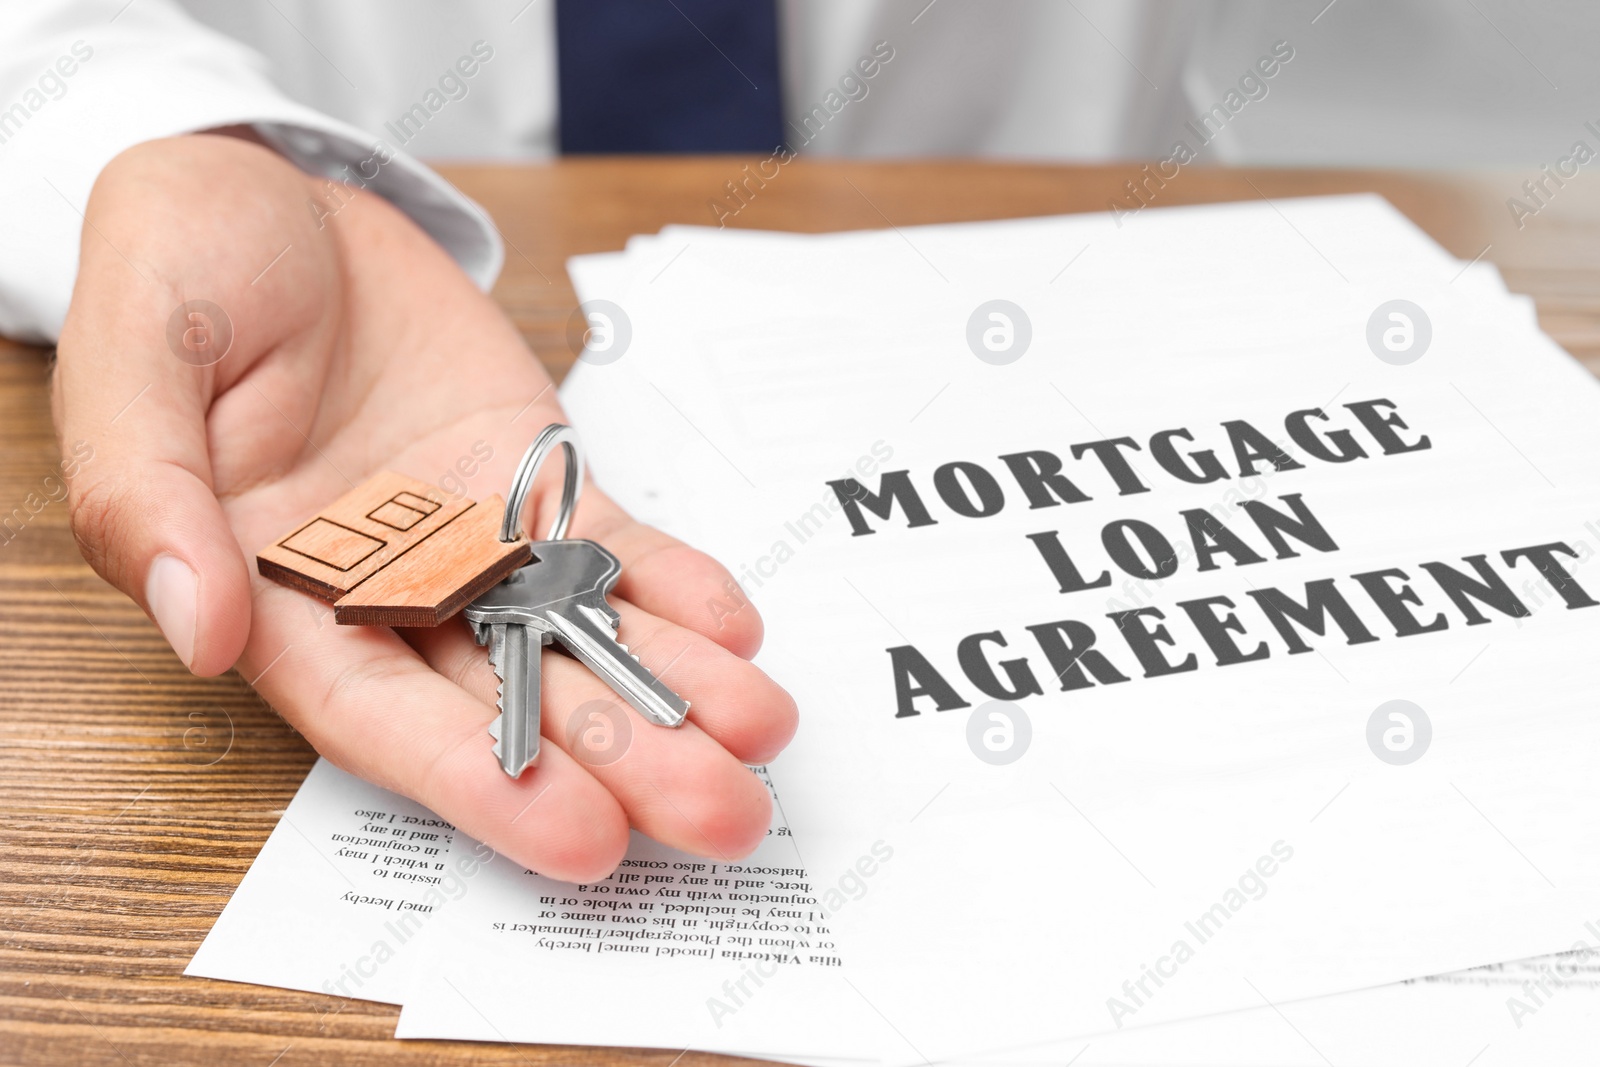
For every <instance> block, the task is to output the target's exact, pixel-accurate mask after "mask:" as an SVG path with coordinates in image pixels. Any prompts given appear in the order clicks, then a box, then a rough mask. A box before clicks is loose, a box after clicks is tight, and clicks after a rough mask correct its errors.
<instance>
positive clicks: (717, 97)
mask: <svg viewBox="0 0 1600 1067" xmlns="http://www.w3.org/2000/svg"><path fill="white" fill-rule="evenodd" d="M556 42H557V47H558V49H559V51H560V54H559V57H558V65H559V70H560V92H561V98H560V107H561V150H562V151H563V152H770V151H772V150H773V149H774V148H776V147H777V145H778V142H780V141H782V140H783V105H782V96H781V93H780V90H779V85H778V27H777V15H776V11H775V2H774V0H557V3H556Z"/></svg>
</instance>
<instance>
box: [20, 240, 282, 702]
mask: <svg viewBox="0 0 1600 1067" xmlns="http://www.w3.org/2000/svg"><path fill="white" fill-rule="evenodd" d="M99 269H101V268H100V267H99V266H98V265H94V266H88V267H86V269H85V271H84V272H83V273H82V274H80V277H79V288H78V291H77V292H76V293H75V294H74V302H73V307H72V308H71V309H70V310H69V312H68V315H67V321H66V323H65V325H64V328H63V330H62V334H61V343H60V345H59V347H58V349H57V359H56V367H55V374H54V380H53V382H52V386H53V390H52V401H53V406H54V408H55V417H56V427H57V435H58V437H59V439H60V441H61V451H62V455H63V462H62V469H63V472H64V473H67V474H68V475H69V479H68V506H69V509H70V512H71V522H72V533H73V536H74V537H75V538H76V539H77V541H78V546H79V548H80V549H81V550H82V552H83V556H84V558H85V559H86V560H88V562H89V565H90V566H92V567H93V568H94V569H95V571H96V572H97V573H99V574H100V576H101V577H103V578H104V579H105V580H106V581H108V582H110V583H111V584H112V585H114V586H116V587H117V588H118V589H120V590H122V591H123V592H124V593H126V594H127V595H128V596H129V597H131V598H132V599H133V600H134V601H135V602H136V603H138V604H139V606H140V607H142V608H144V610H145V613H146V614H148V615H149V616H150V618H151V619H152V620H154V622H155V624H156V625H157V626H158V627H159V628H160V629H161V633H162V635H163V636H165V637H166V639H167V643H168V644H170V645H171V646H172V649H173V651H174V652H176V653H177V654H178V658H180V659H181V660H183V662H184V665H185V666H187V667H188V668H189V669H190V670H191V671H193V672H194V673H196V674H200V675H212V674H221V673H222V672H223V671H226V670H227V669H228V668H230V667H231V666H233V663H234V661H235V660H237V659H238V658H239V654H240V653H241V651H242V650H243V649H244V644H245V639H246V638H247V637H248V636H249V632H250V608H251V605H250V572H249V569H248V567H247V565H246V563H245V559H244V553H243V552H242V551H241V550H240V547H239V542H238V540H237V539H236V538H235V536H234V533H233V529H232V528H231V527H230V526H229V524H228V520H227V517H226V516H225V515H224V514H223V510H222V505H221V504H220V503H219V502H218V500H217V497H216V494H215V492H214V491H213V488H212V471H211V457H210V449H209V447H208V443H207V430H206V410H207V406H208V402H209V396H210V382H209V378H210V376H209V373H207V372H197V368H195V367H194V366H192V365H190V364H189V363H186V362H184V361H183V360H182V359H180V358H175V356H174V355H173V354H172V353H169V352H167V351H166V350H165V349H166V348H167V346H166V345H165V344H164V343H162V341H161V340H160V337H161V334H160V333H159V332H156V331H159V329H160V327H159V326H156V327H154V329H152V322H155V323H159V322H161V320H162V319H163V318H165V317H166V316H163V315H159V314H154V313H153V312H154V310H155V308H156V307H159V306H161V301H162V300H163V299H168V298H163V297H158V296H155V295H154V294H153V293H152V294H151V295H149V296H144V294H142V293H141V294H140V296H141V297H143V298H142V299H127V296H128V295H130V294H127V293H126V292H125V291H122V292H118V290H116V289H111V290H110V293H113V294H116V295H118V296H121V297H123V299H120V300H116V301H109V300H97V299H81V300H80V299H79V298H80V297H87V296H89V294H88V293H86V292H85V286H86V284H88V285H90V286H92V285H93V274H95V273H98V271H99ZM85 275H88V277H86V276H85ZM154 288H155V287H151V289H152V290H153V289H154ZM146 304H148V305H149V306H148V307H147V306H145V305H146ZM166 306H167V307H168V308H169V309H170V308H171V307H172V305H170V304H168V305H166ZM152 333H155V336H154V337H152V336H151V334H152Z"/></svg>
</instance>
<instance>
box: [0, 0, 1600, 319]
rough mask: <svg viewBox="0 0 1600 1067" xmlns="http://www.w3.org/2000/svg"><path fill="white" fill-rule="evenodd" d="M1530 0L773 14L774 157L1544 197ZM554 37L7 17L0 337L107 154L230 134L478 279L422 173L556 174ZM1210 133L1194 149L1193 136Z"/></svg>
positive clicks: (391, 22)
mask: <svg viewBox="0 0 1600 1067" xmlns="http://www.w3.org/2000/svg"><path fill="white" fill-rule="evenodd" d="M590 2H596V3H601V2H604V0H590ZM1524 6H1525V5H1518V6H1511V5H1510V3H1509V0H1478V2H1477V3H1474V4H1471V5H1465V6H1463V5H1461V4H1459V3H1456V2H1455V0H1334V2H1333V3H1332V4H1327V3H1325V2H1324V0H1318V2H1311V3H1282V2H1275V0H1190V2H1184V0H1071V2H1068V0H780V23H779V29H780V51H781V62H782V67H783V73H782V78H783V86H782V90H783V94H784V102H785V110H786V114H787V118H788V125H789V130H790V132H791V138H790V145H791V147H794V148H796V149H797V150H798V151H799V152H800V153H801V154H830V155H872V156H884V155H888V156H904V155H926V156H938V155H946V156H951V155H958V156H968V155H980V156H1006V157H1030V158H1047V159H1062V160H1114V159H1145V160H1157V159H1166V158H1168V157H1170V156H1171V154H1172V152H1173V149H1174V145H1175V142H1176V141H1178V140H1180V139H1183V140H1185V141H1193V142H1194V143H1193V144H1191V145H1190V147H1191V148H1194V149H1196V158H1197V159H1198V160H1199V161H1200V162H1202V163H1206V162H1212V163H1215V162H1231V163H1239V162H1252V163H1271V164H1330V163H1344V164H1356V165H1409V166H1422V165H1434V166H1445V165H1461V164H1472V163H1496V164H1506V163H1517V164H1519V165H1527V166H1528V167H1529V173H1530V176H1532V177H1537V170H1538V166H1539V164H1540V163H1543V162H1546V161H1549V160H1554V159H1557V158H1559V157H1561V156H1563V155H1565V154H1567V153H1568V152H1569V151H1570V149H1571V147H1572V143H1573V142H1574V141H1575V140H1578V139H1580V138H1585V137H1586V138H1588V139H1589V140H1590V142H1591V143H1592V144H1593V145H1594V146H1595V147H1597V148H1600V135H1596V134H1593V133H1590V132H1589V131H1588V130H1587V129H1586V128H1585V127H1584V126H1583V122H1584V120H1586V119H1596V120H1600V62H1597V61H1596V60H1597V59H1600V55H1597V53H1600V5H1593V4H1587V3H1578V2H1565V3H1555V2H1547V3H1544V4H1540V5H1534V6H1536V7H1539V8H1540V10H1539V11H1537V12H1535V13H1532V14H1530V12H1528V11H1525V10H1524V9H1523V7H1524ZM554 18H555V14H554V0H455V2H453V3H451V4H448V5H444V4H438V3H436V2H433V0H181V2H179V0H9V2H7V3H5V4H3V5H0V212H3V216H0V334H5V335H9V336H12V337H19V338H24V339H32V340H50V339H53V338H54V337H56V336H57V335H58V333H59V331H60V328H61V323H62V319H63V317H64V315H65V313H66V307H67V301H68V298H69V296H70V293H71V288H72V282H73V278H74V276H75V274H76V271H77V251H78V236H79V231H80V229H81V226H82V215H81V213H82V210H83V206H84V203H85V201H86V200H87V197H88V194H89V190H90V187H91V186H92V185H93V183H94V180H95V177H96V176H97V175H98V174H99V172H100V170H101V168H102V167H104V165H105V164H106V163H107V162H108V161H109V160H110V159H111V158H112V157H114V156H115V155H117V153H119V152H121V151H122V150H124V149H126V148H128V147H131V146H132V145H135V144H138V143H140V142H142V141H146V140H150V139H153V138H159V137H166V136H172V135H176V134H181V133H187V132H193V131H196V130H203V129H208V128H214V127H217V126H225V125H236V124H253V125H254V126H255V127H256V128H257V129H258V130H259V131H260V132H261V133H262V135H263V137H265V138H266V139H267V140H268V141H269V142H270V143H272V144H273V145H274V146H275V147H276V148H277V149H278V150H280V151H281V152H282V153H283V154H284V155H286V156H287V157H288V158H290V159H291V160H293V161H294V162H295V163H296V164H297V165H298V166H300V167H301V168H303V169H305V170H306V171H308V172H310V173H314V174H325V175H328V176H329V177H334V178H341V179H346V180H348V179H349V178H350V177H351V176H352V174H353V173H354V172H358V171H360V170H361V168H362V164H363V163H364V162H367V161H370V160H372V158H373V156H374V153H375V151H378V150H380V149H381V150H382V153H383V157H384V158H385V159H388V160H389V161H388V162H385V163H384V164H383V165H381V166H376V165H374V164H371V163H367V167H366V169H367V170H369V171H372V172H374V176H372V177H370V178H368V177H367V175H365V174H361V175H360V177H361V178H362V179H363V180H365V181H367V183H368V188H370V189H372V190H374V191H376V192H378V193H379V194H380V195H382V196H385V197H387V198H388V199H390V200H391V201H392V202H394V203H395V204H396V205H397V206H399V207H400V208H401V209H402V210H404V211H405V212H407V213H408V214H409V215H410V216H411V217H412V218H413V219H415V220H416V222H417V223H418V224H419V225H420V226H421V227H422V228H423V229H425V230H426V231H427V232H428V233H430V234H431V235H432V236H433V237H434V238H435V239H436V240H437V241H439V243H440V244H441V245H442V246H443V247H444V248H445V249H446V250H448V251H449V252H450V254H451V255H453V256H454V257H455V258H456V259H457V261H459V262H460V264H461V266H462V267H463V269H465V270H466V271H467V272H468V273H469V274H470V275H471V276H472V277H473V278H474V279H475V280H476V281H477V282H478V283H479V284H480V285H482V286H485V287H487V286H489V285H491V284H492V283H493V280H494V278H495V276H496V275H497V273H498V271H499V269H500V265H501V262H502V259H503V254H502V250H501V244H500V239H499V236H498V234H497V233H496V232H495V230H494V227H493V225H492V224H491V223H490V222H489V220H488V218H487V216H486V215H485V214H484V213H483V212H482V210H481V209H479V208H478V207H477V205H475V204H473V203H472V202H471V201H470V200H468V199H467V198H465V197H463V196H462V195H460V193H458V192H457V191H455V190H454V189H453V188H451V187H450V186H449V185H448V184H447V183H446V182H444V181H443V180H442V179H440V178H439V177H438V176H437V175H436V174H434V172H432V171H431V170H429V169H428V168H427V167H426V166H424V165H422V164H421V163H419V162H418V161H417V159H418V158H419V157H425V158H480V159H525V158H538V157H542V156H548V155H551V154H552V153H553V152H554V151H555V144H556V129H557V124H556V115H557V111H556V108H557V100H556V67H555V32H554ZM886 53H887V54H888V55H889V57H890V58H888V59H887V60H886V61H883V62H881V63H880V64H879V65H878V69H877V71H876V73H875V74H874V75H873V76H872V77H871V78H863V77H861V75H860V74H859V70H860V69H861V68H860V67H859V64H860V63H861V61H862V60H863V59H864V58H866V57H868V56H869V55H877V56H880V57H881V56H883V55H884V54H886ZM1286 53H1287V55H1288V56H1289V57H1290V58H1289V59H1287V60H1281V57H1282V56H1283V55H1285V54H1286ZM1274 55H1276V56H1278V57H1280V61H1279V62H1276V63H1273V64H1272V66H1273V74H1272V75H1271V76H1270V77H1266V76H1262V75H1261V74H1259V73H1256V72H1257V71H1259V70H1262V69H1265V68H1263V67H1262V66H1261V64H1262V63H1263V62H1264V61H1267V60H1269V59H1271V57H1273V56H1274ZM707 58H708V61H710V62H716V61H718V59H717V57H716V55H715V53H714V52H713V51H712V50H711V48H710V46H709V45H708V57H707ZM469 72H470V73H469ZM1219 108H1222V110H1220V111H1219V110H1218V109H1219ZM1206 115H1214V116H1216V119H1215V120H1214V122H1213V125H1214V126H1215V129H1210V128H1209V127H1208V128H1206V130H1205V132H1206V133H1207V134H1208V136H1206V137H1205V139H1204V142H1203V143H1201V141H1200V140H1199V139H1197V138H1196V137H1194V136H1193V135H1192V134H1189V133H1187V132H1185V131H1187V130H1190V129H1195V130H1199V129H1201V126H1196V125H1195V124H1196V123H1197V122H1201V123H1202V125H1203V120H1202V117H1203V116H1206ZM391 157H392V158H391ZM347 168H350V169H347ZM1513 193H1515V190H1508V195H1511V194H1513ZM707 221H708V222H713V221H715V219H714V217H713V216H712V215H711V214H710V213H709V212H708V215H707Z"/></svg>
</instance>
